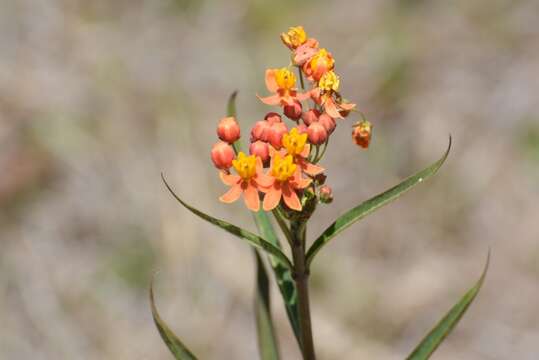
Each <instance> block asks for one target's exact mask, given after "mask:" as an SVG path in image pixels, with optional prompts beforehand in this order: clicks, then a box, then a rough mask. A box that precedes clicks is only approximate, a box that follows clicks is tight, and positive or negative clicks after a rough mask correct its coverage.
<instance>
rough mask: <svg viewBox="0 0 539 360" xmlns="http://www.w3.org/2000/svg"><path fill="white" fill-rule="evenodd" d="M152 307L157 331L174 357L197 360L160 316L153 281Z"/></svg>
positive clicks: (151, 291) (183, 359)
mask: <svg viewBox="0 0 539 360" xmlns="http://www.w3.org/2000/svg"><path fill="white" fill-rule="evenodd" d="M150 305H151V307H152V315H153V321H154V322H155V326H157V330H159V334H161V338H162V339H163V341H164V342H165V344H166V345H167V347H168V349H169V350H170V352H171V353H172V355H174V358H176V359H177V360H196V356H195V355H193V354H192V353H191V351H189V349H187V347H186V346H185V345H184V344H183V343H182V342H181V341H180V339H178V337H177V336H176V334H174V333H173V332H172V330H170V328H169V327H168V325H167V324H166V323H165V322H164V321H163V319H161V316H159V313H158V312H157V307H156V306H155V300H154V297H153V280H152V282H151V283H150Z"/></svg>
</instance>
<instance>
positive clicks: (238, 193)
mask: <svg viewBox="0 0 539 360" xmlns="http://www.w3.org/2000/svg"><path fill="white" fill-rule="evenodd" d="M281 40H282V41H283V43H284V45H286V47H287V48H288V49H289V50H290V52H291V54H290V59H291V62H290V64H288V65H287V66H284V67H278V68H270V69H268V70H266V73H265V83H266V87H267V91H268V93H269V95H265V96H258V95H257V96H258V98H259V99H260V101H262V102H263V103H264V104H266V105H268V106H271V108H270V109H269V111H268V113H267V114H265V115H264V116H262V117H261V119H260V120H258V121H253V122H254V125H253V127H252V129H251V130H250V132H249V134H250V137H249V139H248V140H249V146H248V147H247V149H248V151H247V153H246V152H244V151H243V150H242V148H243V146H242V144H241V141H242V140H241V131H240V125H239V123H238V121H237V119H236V107H235V98H236V93H234V94H233V95H232V96H231V97H230V99H229V102H228V110H227V114H226V116H224V117H223V118H222V119H221V120H220V121H219V123H218V126H217V136H218V138H219V139H218V141H217V142H216V143H215V145H213V147H212V149H211V152H210V154H211V160H212V162H213V164H214V165H215V167H216V169H217V172H218V175H219V178H220V179H221V180H222V182H223V183H224V185H225V186H226V190H224V193H223V195H222V196H220V198H219V199H220V200H221V201H222V202H223V203H227V204H229V203H233V202H235V201H237V200H239V199H240V198H243V200H244V203H245V206H246V207H247V209H249V210H250V211H251V212H252V214H253V217H254V221H255V223H256V225H257V228H258V234H255V233H252V232H250V231H247V230H245V229H242V228H240V227H238V226H236V225H233V224H230V223H228V222H226V221H224V220H220V219H217V218H215V217H213V216H210V215H208V214H206V213H204V212H202V211H200V210H197V209H196V208H194V207H193V206H191V205H189V204H187V203H186V202H185V201H183V200H182V199H181V198H180V197H179V196H178V195H177V194H176V193H175V192H174V191H173V190H172V188H171V186H170V185H169V184H168V183H167V181H166V180H165V177H164V176H162V178H163V181H164V182H165V185H166V187H167V188H168V190H169V191H170V192H171V194H172V195H173V196H174V197H175V198H176V200H178V201H179V202H180V203H181V204H182V205H183V206H184V207H185V208H187V209H188V210H189V211H191V212H192V213H194V214H195V215H197V216H199V217H200V218H202V219H204V220H206V221H208V222H210V223H212V224H214V225H216V226H218V227H220V228H222V229H223V230H225V231H227V232H229V233H231V234H233V235H235V236H237V237H239V238H240V239H243V240H245V241H246V242H247V243H248V244H250V245H251V246H253V248H254V250H253V252H254V256H255V259H256V269H257V275H256V279H257V287H256V293H255V314H256V326H257V331H258V344H259V348H260V357H261V358H262V359H279V356H280V353H279V348H278V343H277V340H276V335H275V330H274V327H273V322H272V316H271V302H270V297H269V286H270V282H269V279H270V277H269V276H268V273H267V268H266V267H267V266H268V265H269V267H270V268H271V269H272V271H273V274H274V278H275V280H276V284H277V286H278V288H279V290H280V293H281V295H282V300H283V303H284V308H285V310H286V313H287V315H288V319H289V321H290V325H291V328H292V331H293V333H294V335H295V337H296V340H297V343H298V346H299V349H300V353H301V355H302V357H303V359H306V360H313V359H315V346H314V341H313V327H312V322H311V312H310V299H309V275H310V272H311V267H312V264H313V260H314V259H315V257H316V255H317V254H318V253H319V251H320V250H321V249H322V248H323V247H324V246H325V245H327V244H328V243H329V242H330V241H332V240H333V239H335V238H336V235H338V234H340V233H341V232H342V231H343V230H345V229H346V228H348V227H349V226H351V225H352V224H354V223H355V222H357V221H359V220H361V219H362V218H364V217H365V216H367V215H368V214H370V213H372V212H374V211H375V210H377V209H379V208H380V207H382V206H383V205H385V204H388V203H389V202H391V201H393V200H395V199H396V198H398V197H399V196H400V195H401V194H403V193H404V192H406V191H408V190H409V189H411V188H413V187H414V186H415V185H418V184H420V183H422V182H423V181H424V180H426V179H428V178H429V177H431V176H432V175H434V174H435V173H436V172H437V171H438V169H439V168H440V167H441V166H442V164H443V162H444V161H445V159H446V158H447V156H448V154H449V149H450V147H451V138H450V139H449V140H450V141H449V146H448V148H447V150H446V152H445V153H444V154H443V156H442V157H441V158H440V159H439V160H438V161H436V162H435V163H433V164H432V165H430V166H428V167H427V168H425V169H423V170H421V171H419V172H417V173H416V174H414V175H412V176H410V177H409V178H407V179H405V180H404V181H402V182H401V183H399V184H397V185H395V186H393V187H392V188H390V189H389V190H386V191H384V192H382V193H380V194H378V195H376V196H374V197H372V198H370V199H368V200H365V201H363V202H362V203H360V204H359V205H357V206H355V207H353V208H352V209H350V210H348V211H347V212H345V213H344V214H342V215H341V216H340V217H338V218H337V219H336V220H335V221H333V222H332V223H331V224H330V225H329V226H328V227H327V228H326V230H324V231H323V232H322V234H320V235H319V236H318V237H316V238H315V239H314V241H312V242H310V241H308V239H307V238H306V234H307V224H308V222H309V220H310V219H311V218H312V216H313V213H314V212H315V210H316V208H317V206H318V205H319V204H330V203H332V202H333V201H338V197H337V196H336V194H334V193H333V191H332V189H331V187H330V185H329V184H327V183H326V182H327V181H326V180H327V174H326V170H325V166H322V165H321V162H322V160H323V158H324V154H325V152H326V149H327V147H328V144H329V142H330V138H331V136H332V134H334V131H335V129H336V127H337V125H340V124H341V123H344V122H345V121H347V120H346V118H348V117H351V116H352V115H354V114H359V115H360V119H359V121H357V122H355V123H352V124H350V125H348V126H350V128H351V130H352V131H351V132H352V141H350V145H349V146H352V147H356V149H358V150H357V151H358V156H359V155H360V150H365V149H367V148H369V145H370V143H371V138H372V129H373V127H372V125H371V123H370V122H369V121H367V120H366V119H365V116H364V115H363V113H362V112H360V111H359V110H357V109H356V105H355V104H353V103H351V102H348V101H345V100H344V98H343V96H342V94H341V92H340V86H341V78H340V77H339V75H337V73H336V61H335V59H334V57H333V54H332V53H331V52H330V51H329V50H327V49H326V48H322V47H320V45H319V42H318V41H317V40H316V39H314V38H309V37H308V36H307V34H306V32H305V30H304V29H303V27H301V26H297V27H292V28H290V29H289V30H288V31H287V32H285V33H283V34H281ZM296 73H297V76H296ZM298 79H299V81H298ZM354 143H355V144H354ZM339 145H340V146H346V145H345V144H339ZM347 196H348V197H351V196H353V194H349V195H347ZM272 218H273V220H272ZM274 223H275V224H277V226H278V227H279V228H280V230H281V231H280V233H281V234H279V233H278V232H276V231H275V228H274V226H273V224H274ZM286 247H289V249H290V250H289V251H287V250H286ZM287 253H289V254H291V258H290V257H289V255H287ZM262 255H266V257H267V262H265V261H264V256H262ZM487 266H488V258H487ZM487 266H485V268H484V270H483V273H482V275H481V277H480V278H479V280H478V281H477V282H476V283H475V285H474V286H473V287H472V288H471V289H470V290H469V291H468V292H467V293H466V294H465V295H464V297H462V298H461V299H460V301H459V302H457V304H456V305H455V306H454V307H453V308H451V309H450V310H449V312H448V313H447V315H446V316H445V317H444V318H442V320H441V321H440V322H439V323H438V324H437V325H436V326H435V327H434V328H433V329H432V330H431V331H430V332H429V333H428V334H427V336H426V337H425V338H424V339H423V340H422V341H421V342H420V343H419V344H418V345H417V346H416V347H415V349H414V350H413V351H412V352H411V354H410V355H409V356H408V357H407V359H415V360H417V359H427V358H429V357H430V355H431V354H432V353H433V352H434V350H435V349H436V348H437V347H438V346H439V345H440V343H441V342H442V341H443V340H444V338H445V337H446V336H447V334H448V333H449V332H450V331H451V330H452V329H453V328H454V326H455V325H456V324H457V322H458V321H459V320H460V318H461V317H462V315H463V314H464V312H465V311H466V309H467V308H468V306H469V305H470V303H471V302H472V301H473V299H474V298H475V296H476V295H477V293H478V291H479V289H480V287H481V285H482V283H483V280H484V277H485V274H486V269H487ZM150 299H151V306H152V313H153V317H154V320H155V324H156V325H157V327H158V330H159V332H160V334H161V336H162V338H163V340H164V341H165V343H166V344H167V346H168V347H169V349H170V350H171V352H172V353H173V355H174V356H175V358H176V359H196V356H195V355H193V353H192V352H191V351H190V350H189V349H188V348H187V347H186V346H185V345H184V344H183V343H182V342H181V341H180V340H179V338H178V337H177V336H176V335H175V334H174V333H173V332H172V331H171V330H170V328H169V327H168V326H167V325H166V324H165V322H164V321H163V319H162V318H161V317H160V316H159V314H158V312H157V309H156V306H155V302H154V298H153V287H152V288H151V291H150Z"/></svg>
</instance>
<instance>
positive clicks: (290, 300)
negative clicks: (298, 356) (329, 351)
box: [253, 210, 300, 344]
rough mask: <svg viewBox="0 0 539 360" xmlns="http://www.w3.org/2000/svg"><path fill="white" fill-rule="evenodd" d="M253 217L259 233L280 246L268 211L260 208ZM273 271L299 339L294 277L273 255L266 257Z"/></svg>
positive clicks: (295, 333) (291, 323)
mask: <svg viewBox="0 0 539 360" xmlns="http://www.w3.org/2000/svg"><path fill="white" fill-rule="evenodd" d="M253 216H254V218H255V223H256V226H257V228H258V231H259V232H260V235H261V236H262V237H263V238H264V239H267V240H268V241H269V242H271V243H272V244H274V245H275V246H278V247H279V248H280V246H281V244H280V242H279V238H278V237H277V235H276V234H275V230H274V228H273V226H272V225H271V222H270V220H269V217H268V213H267V212H265V211H263V210H260V211H258V212H256V213H254V214H253ZM268 259H269V262H270V265H271V267H272V268H273V272H274V274H275V279H276V281H277V285H278V287H279V291H280V292H281V296H282V298H283V302H284V305H285V308H286V314H287V315H288V320H289V321H290V325H291V326H292V330H293V332H294V335H295V337H296V340H297V341H298V344H299V341H300V328H299V309H298V296H297V291H296V285H295V283H294V279H293V278H292V272H291V271H290V268H288V267H287V266H285V264H283V263H282V262H281V261H280V260H279V259H277V258H275V257H274V256H271V255H270V256H269V257H268Z"/></svg>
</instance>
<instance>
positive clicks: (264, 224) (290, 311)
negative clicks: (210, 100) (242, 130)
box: [226, 91, 300, 344]
mask: <svg viewBox="0 0 539 360" xmlns="http://www.w3.org/2000/svg"><path fill="white" fill-rule="evenodd" d="M237 95H238V92H237V91H234V92H233V93H232V94H231V95H230V97H229V98H228V103H227V107H226V113H227V116H233V117H235V118H236V120H237V112H236V97H237ZM233 147H234V151H235V152H236V153H238V152H239V151H241V149H242V144H241V140H238V141H236V142H235V143H234V144H233ZM253 217H254V220H255V223H256V227H257V229H258V232H259V234H260V236H261V237H262V238H264V239H266V240H268V241H269V242H270V243H271V244H273V245H275V246H276V247H278V248H279V249H280V248H281V243H280V242H279V238H278V237H277V235H276V233H275V230H274V229H273V226H272V225H271V221H270V220H269V217H268V214H267V213H266V212H265V211H263V210H260V211H258V212H256V213H253ZM268 259H269V262H270V265H271V267H272V268H273V272H274V274H275V279H276V281H277V285H278V287H279V291H280V292H281V296H282V298H283V302H284V305H285V308H286V314H287V315H288V320H289V321H290V325H291V326H292V330H293V331H294V335H295V336H296V340H297V341H298V344H299V343H300V333H299V331H300V330H299V313H298V300H297V292H296V285H295V283H294V279H292V272H291V271H290V268H289V267H288V266H287V265H286V264H283V263H282V261H280V260H279V259H277V258H276V257H275V256H272V255H269V256H268Z"/></svg>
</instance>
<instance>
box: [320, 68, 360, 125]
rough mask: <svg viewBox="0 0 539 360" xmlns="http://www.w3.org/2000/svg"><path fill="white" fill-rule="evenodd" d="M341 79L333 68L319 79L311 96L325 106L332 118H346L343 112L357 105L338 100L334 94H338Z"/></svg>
mask: <svg viewBox="0 0 539 360" xmlns="http://www.w3.org/2000/svg"><path fill="white" fill-rule="evenodd" d="M339 85H340V79H339V77H338V76H337V74H335V72H334V71H333V70H331V71H328V72H326V73H324V74H323V75H322V77H321V78H320V80H319V81H318V87H317V88H315V89H313V90H312V91H311V97H312V98H313V100H314V101H315V102H316V103H319V104H321V105H323V106H324V110H325V111H326V113H327V114H328V115H329V116H331V117H332V118H341V119H342V118H344V117H343V115H342V114H341V111H342V112H347V111H350V110H352V109H353V108H355V107H356V104H352V103H343V102H336V101H335V99H334V98H333V97H334V95H335V96H337V97H338V98H340V96H338V90H339Z"/></svg>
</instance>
